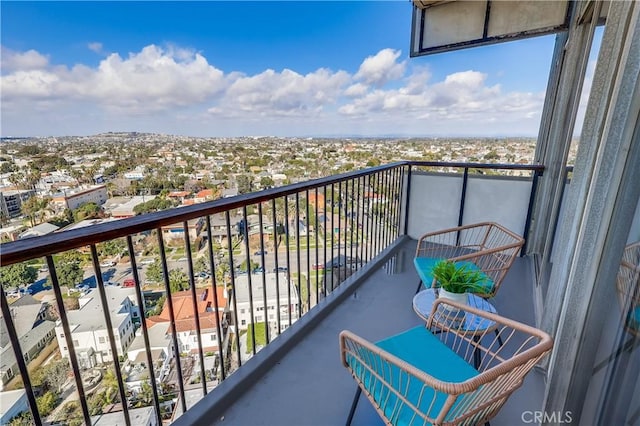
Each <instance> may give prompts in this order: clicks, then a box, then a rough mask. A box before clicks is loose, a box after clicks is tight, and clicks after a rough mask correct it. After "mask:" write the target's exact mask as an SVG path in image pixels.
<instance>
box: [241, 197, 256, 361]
mask: <svg viewBox="0 0 640 426" xmlns="http://www.w3.org/2000/svg"><path fill="white" fill-rule="evenodd" d="M242 220H243V221H244V236H243V237H244V254H245V262H246V264H247V286H248V288H249V311H250V312H251V320H250V321H249V326H250V327H251V328H252V333H251V343H252V345H253V350H252V352H253V354H254V355H255V354H256V322H255V313H254V311H253V309H254V307H253V282H252V279H251V275H252V273H253V271H252V270H251V250H250V248H249V220H248V217H247V206H246V205H244V206H242ZM247 344H249V342H247Z"/></svg>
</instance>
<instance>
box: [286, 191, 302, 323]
mask: <svg viewBox="0 0 640 426" xmlns="http://www.w3.org/2000/svg"><path fill="white" fill-rule="evenodd" d="M284 223H285V225H284V226H285V234H284V235H285V243H286V244H287V310H288V312H289V327H291V313H292V312H291V311H292V309H291V252H290V251H289V233H290V232H291V231H290V226H289V225H290V223H289V197H288V196H287V195H285V196H284ZM298 298H300V294H298Z"/></svg>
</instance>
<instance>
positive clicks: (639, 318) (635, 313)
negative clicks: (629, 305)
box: [627, 306, 640, 330]
mask: <svg viewBox="0 0 640 426" xmlns="http://www.w3.org/2000/svg"><path fill="white" fill-rule="evenodd" d="M627 327H629V328H630V329H632V330H640V306H636V307H635V308H633V309H630V310H629V315H628V316H627Z"/></svg>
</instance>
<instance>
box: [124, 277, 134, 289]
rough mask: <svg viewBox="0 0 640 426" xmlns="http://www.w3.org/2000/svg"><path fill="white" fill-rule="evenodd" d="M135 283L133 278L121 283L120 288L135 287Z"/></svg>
mask: <svg viewBox="0 0 640 426" xmlns="http://www.w3.org/2000/svg"><path fill="white" fill-rule="evenodd" d="M135 286H136V281H135V280H134V279H133V278H127V279H125V280H124V281H122V287H135Z"/></svg>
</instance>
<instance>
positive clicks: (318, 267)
mask: <svg viewBox="0 0 640 426" xmlns="http://www.w3.org/2000/svg"><path fill="white" fill-rule="evenodd" d="M311 269H313V270H314V271H318V270H320V271H321V270H323V269H324V263H316V264H314V265H313V266H312V267H311Z"/></svg>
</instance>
